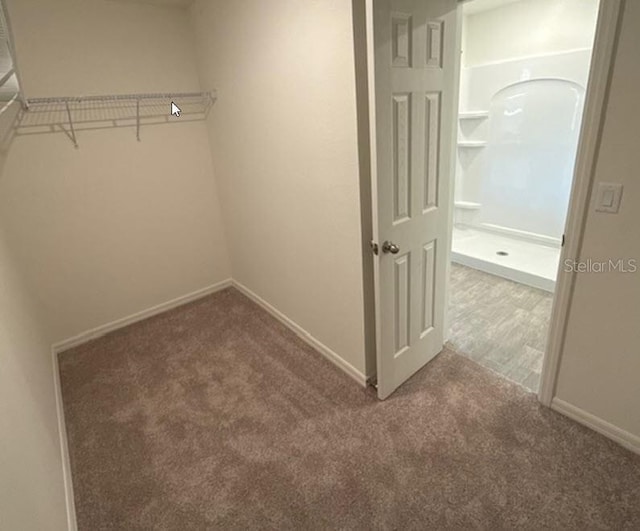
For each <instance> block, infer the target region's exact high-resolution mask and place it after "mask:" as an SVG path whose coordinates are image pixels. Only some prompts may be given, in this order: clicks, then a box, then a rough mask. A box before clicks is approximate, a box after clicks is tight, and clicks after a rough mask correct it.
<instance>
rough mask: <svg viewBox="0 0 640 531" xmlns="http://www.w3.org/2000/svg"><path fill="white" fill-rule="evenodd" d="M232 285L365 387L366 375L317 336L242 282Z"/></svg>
mask: <svg viewBox="0 0 640 531" xmlns="http://www.w3.org/2000/svg"><path fill="white" fill-rule="evenodd" d="M233 286H234V287H235V288H236V289H237V290H238V291H240V292H241V293H242V294H243V295H245V296H247V297H248V298H250V299H251V300H252V301H253V302H255V303H256V304H257V305H258V306H260V307H261V308H262V309H263V310H266V311H267V312H269V313H270V314H271V315H272V316H273V317H275V318H276V319H277V320H278V321H280V322H281V323H282V324H283V325H285V326H286V327H287V328H289V329H290V330H291V331H293V332H294V333H295V334H296V335H297V336H298V337H300V339H302V340H303V341H305V342H306V343H307V344H309V345H310V346H311V347H313V348H314V349H315V350H317V351H318V352H320V354H322V355H323V356H324V357H325V358H327V359H328V360H329V361H330V362H331V363H333V364H334V365H335V366H336V367H338V368H340V369H342V370H343V371H344V372H345V373H347V374H348V375H349V376H351V378H353V379H354V380H355V381H356V382H358V383H359V384H360V385H361V386H362V387H366V385H367V377H366V376H365V375H364V374H362V373H361V372H360V371H359V370H358V369H356V368H355V367H354V366H353V365H351V364H350V363H348V362H346V361H345V360H344V359H342V358H341V357H340V356H339V355H338V354H337V353H336V352H334V351H333V350H331V349H330V348H329V347H327V346H326V345H325V344H324V343H322V342H321V341H320V340H318V339H317V338H315V337H313V336H312V335H311V334H310V333H309V332H307V331H306V330H305V329H304V328H302V327H301V326H300V325H299V324H298V323H296V322H295V321H293V320H292V319H290V318H289V317H287V316H286V315H285V314H284V313H282V312H281V311H280V310H278V309H277V308H275V307H274V306H272V305H271V304H269V303H268V302H267V301H265V300H264V299H263V298H262V297H260V296H259V295H257V294H256V293H254V292H253V291H251V290H250V289H249V288H248V287H246V286H245V285H244V284H241V283H240V282H238V281H237V280H234V281H233Z"/></svg>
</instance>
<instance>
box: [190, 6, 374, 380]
mask: <svg viewBox="0 0 640 531" xmlns="http://www.w3.org/2000/svg"><path fill="white" fill-rule="evenodd" d="M192 16H193V22H194V24H195V29H196V36H197V42H198V44H197V51H198V57H199V60H200V65H201V78H202V81H203V84H204V86H205V87H206V88H213V87H215V88H216V89H217V90H218V95H219V100H218V102H217V103H216V105H215V108H214V109H213V112H212V113H211V116H210V120H209V126H210V134H211V141H212V150H213V159H214V162H215V172H216V177H217V179H218V180H219V183H220V187H221V199H222V205H223V208H224V213H225V222H226V225H227V233H228V241H229V246H230V251H231V256H232V257H233V276H234V278H235V279H236V280H238V281H239V282H241V283H242V284H244V285H245V286H247V287H248V288H249V289H251V290H253V291H254V292H255V293H256V294H258V295H259V296H260V297H262V298H264V299H265V300H266V301H267V302H269V303H270V304H271V305H273V306H274V307H275V308H277V309H278V310H280V311H281V312H283V313H284V314H285V315H287V316H288V317H289V318H290V319H292V320H293V321H295V322H296V323H298V324H299V325H300V326H302V327H303V328H304V329H306V330H307V331H308V332H309V333H311V334H312V335H313V336H314V337H316V338H317V339H318V340H319V341H321V342H322V343H324V344H325V345H326V346H327V347H329V348H330V349H332V350H333V351H335V352H336V353H337V354H338V355H339V356H340V357H341V358H343V359H344V360H346V361H347V362H348V363H350V364H351V365H352V366H353V367H355V368H356V370H358V371H360V372H361V373H363V372H364V370H365V369H364V331H363V327H364V325H363V319H364V317H363V308H362V300H363V294H362V258H361V249H362V246H361V239H360V218H359V216H360V210H359V184H358V171H359V170H358V151H357V131H356V97H355V79H354V77H355V74H354V54H353V34H352V25H351V24H352V20H351V2H350V1H349V0H323V1H308V2H300V1H299V0H271V1H269V2H264V1H261V0H247V1H243V2H235V1H234V2H231V1H219V0H209V1H207V0H200V1H197V2H196V4H195V5H194V6H193V7H192Z"/></svg>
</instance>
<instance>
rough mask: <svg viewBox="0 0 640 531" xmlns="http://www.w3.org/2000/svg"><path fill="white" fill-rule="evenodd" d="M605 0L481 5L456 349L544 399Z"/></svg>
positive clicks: (472, 63)
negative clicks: (562, 261)
mask: <svg viewBox="0 0 640 531" xmlns="http://www.w3.org/2000/svg"><path fill="white" fill-rule="evenodd" d="M598 8H599V0H470V1H468V2H466V3H465V4H464V5H463V6H462V45H461V48H462V50H461V51H462V53H461V65H460V90H459V105H458V108H459V113H458V117H457V123H456V127H457V131H458V135H457V149H456V170H455V185H454V199H453V201H454V203H453V227H452V247H451V264H450V277H449V290H448V346H449V347H450V348H451V349H453V350H455V351H456V352H458V353H459V354H462V355H464V356H467V357H469V358H471V359H473V360H475V361H476V362H478V363H479V364H481V365H483V366H485V367H487V368H489V369H491V370H493V371H495V372H498V373H500V374H501V375H503V376H504V377H506V378H508V379H510V380H512V381H515V382H516V383H518V384H520V385H522V386H524V387H525V388H527V389H528V390H530V391H532V392H537V391H538V387H539V383H540V378H541V373H542V369H543V358H544V354H545V350H546V343H547V338H548V335H549V326H550V322H551V313H552V307H553V297H554V291H555V286H556V277H557V274H558V270H559V266H560V251H561V247H562V245H563V241H564V232H565V222H566V217H567V212H568V208H569V199H570V195H571V190H572V182H573V175H574V166H575V161H576V153H577V149H578V141H579V137H580V130H581V129H580V128H581V123H582V118H583V110H584V105H585V94H586V88H587V82H588V79H589V71H590V67H591V57H592V50H593V43H594V36H595V30H596V23H597V19H598Z"/></svg>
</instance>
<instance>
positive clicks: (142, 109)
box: [15, 91, 216, 147]
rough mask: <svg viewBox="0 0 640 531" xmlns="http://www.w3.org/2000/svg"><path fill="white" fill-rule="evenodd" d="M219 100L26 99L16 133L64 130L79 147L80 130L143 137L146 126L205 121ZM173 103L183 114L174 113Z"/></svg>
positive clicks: (193, 96) (204, 96)
mask: <svg viewBox="0 0 640 531" xmlns="http://www.w3.org/2000/svg"><path fill="white" fill-rule="evenodd" d="M215 99H216V94H215V92H213V91H211V92H167V93H148V94H112V95H103V96H71V97H59V98H32V99H28V100H27V101H25V105H24V109H23V110H22V112H21V115H20V117H19V119H18V123H17V125H16V131H15V133H16V135H36V134H45V133H64V134H66V135H67V136H68V137H69V139H70V140H71V141H72V142H73V144H74V146H76V147H78V137H77V133H78V132H79V131H83V130H88V129H107V128H112V127H134V128H135V129H136V138H137V139H138V140H140V130H141V127H142V126H143V125H151V124H161V123H173V122H175V123H180V122H185V121H198V120H204V119H205V118H206V117H207V115H208V113H209V109H210V108H211V106H212V105H213V103H214V101H215ZM172 103H175V105H177V106H178V107H179V109H180V113H179V116H175V115H172V114H171V110H172V108H171V107H172V106H171V104H172Z"/></svg>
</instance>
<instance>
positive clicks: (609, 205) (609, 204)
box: [596, 183, 622, 214]
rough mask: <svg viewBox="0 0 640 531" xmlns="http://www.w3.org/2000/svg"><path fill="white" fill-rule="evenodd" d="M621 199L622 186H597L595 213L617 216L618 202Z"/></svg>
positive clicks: (605, 184) (612, 184)
mask: <svg viewBox="0 0 640 531" xmlns="http://www.w3.org/2000/svg"><path fill="white" fill-rule="evenodd" d="M621 199H622V185H621V184H616V183H600V184H598V194H597V196H596V212H609V213H611V214H617V213H618V210H620V200H621Z"/></svg>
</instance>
